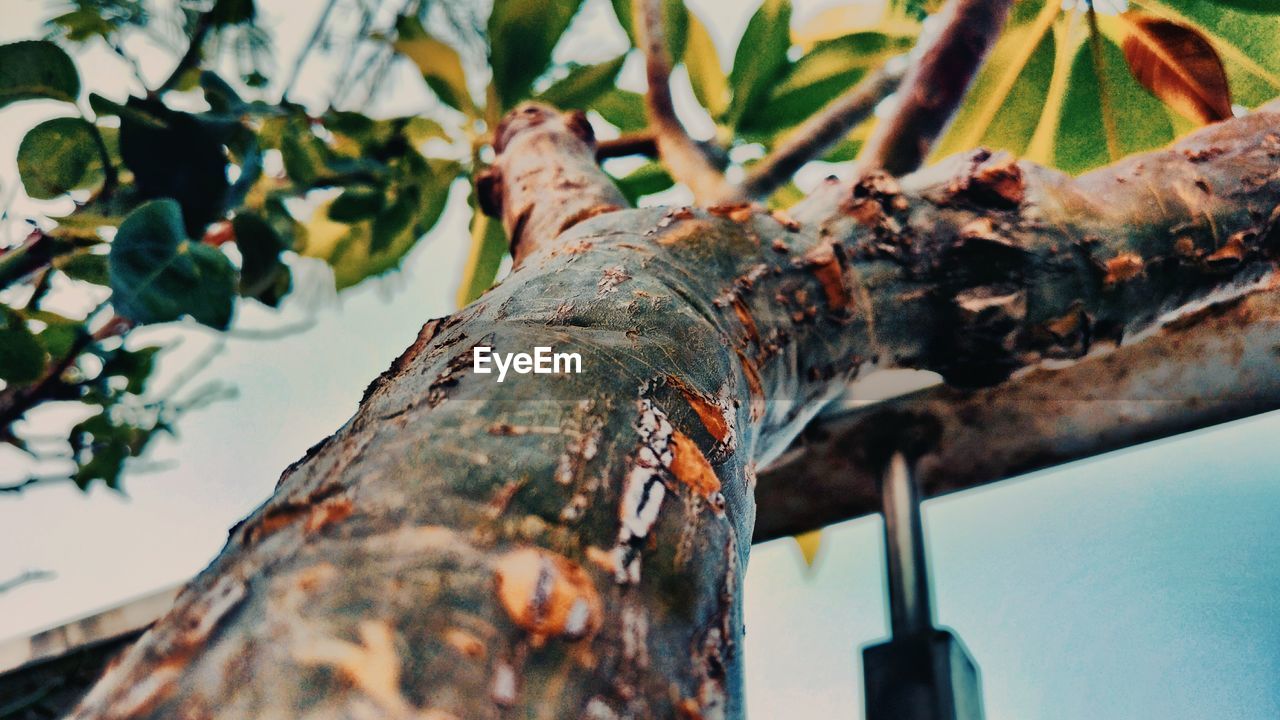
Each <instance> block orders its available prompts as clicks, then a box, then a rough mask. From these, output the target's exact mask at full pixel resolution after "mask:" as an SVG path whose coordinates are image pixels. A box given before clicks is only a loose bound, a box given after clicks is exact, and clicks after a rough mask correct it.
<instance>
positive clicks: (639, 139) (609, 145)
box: [596, 131, 658, 161]
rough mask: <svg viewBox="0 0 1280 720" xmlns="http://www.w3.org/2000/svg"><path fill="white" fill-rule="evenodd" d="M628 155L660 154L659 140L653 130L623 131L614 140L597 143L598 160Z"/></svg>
mask: <svg viewBox="0 0 1280 720" xmlns="http://www.w3.org/2000/svg"><path fill="white" fill-rule="evenodd" d="M628 155H644V156H646V157H657V156H658V140H657V138H656V137H654V134H653V133H652V132H648V131H642V132H633V133H623V134H622V135H620V136H618V137H616V138H613V139H612V140H601V141H600V142H599V143H597V144H596V160H597V161H600V160H608V159H609V158H617V157H627V156H628Z"/></svg>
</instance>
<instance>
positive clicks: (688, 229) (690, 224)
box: [657, 219, 711, 245]
mask: <svg viewBox="0 0 1280 720" xmlns="http://www.w3.org/2000/svg"><path fill="white" fill-rule="evenodd" d="M710 230H711V225H710V224H709V223H708V222H706V221H705V220H698V219H691V220H685V221H682V222H681V223H680V224H678V225H676V226H675V227H673V228H671V230H670V231H668V232H664V233H661V234H659V235H658V237H657V240H658V244H659V245H678V244H681V243H684V242H687V241H688V240H691V239H693V238H695V237H697V236H698V235H700V234H702V233H705V232H708V231H710Z"/></svg>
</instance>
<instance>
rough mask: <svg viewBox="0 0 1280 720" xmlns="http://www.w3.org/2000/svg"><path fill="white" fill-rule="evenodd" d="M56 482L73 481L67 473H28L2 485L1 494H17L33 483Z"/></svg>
mask: <svg viewBox="0 0 1280 720" xmlns="http://www.w3.org/2000/svg"><path fill="white" fill-rule="evenodd" d="M55 482H71V478H70V477H67V476H66V475H28V476H27V477H25V478H23V479H21V480H18V481H17V482H12V483H7V484H4V485H0V494H5V495H16V494H18V493H20V492H22V491H24V490H26V489H27V488H29V487H32V486H33V485H48V484H50V483H55Z"/></svg>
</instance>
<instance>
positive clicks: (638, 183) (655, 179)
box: [618, 161, 675, 205]
mask: <svg viewBox="0 0 1280 720" xmlns="http://www.w3.org/2000/svg"><path fill="white" fill-rule="evenodd" d="M674 184H675V181H674V180H672V179H671V176H670V175H669V174H667V170H666V168H664V167H663V166H662V164H661V163H658V162H653V161H650V162H647V163H645V164H643V165H641V166H640V167H638V168H636V169H635V170H632V171H631V172H630V173H629V174H627V175H626V176H625V177H621V178H618V189H619V190H621V191H622V194H623V195H625V196H626V198H627V200H629V201H631V204H632V205H635V204H636V203H637V202H638V201H639V200H640V198H642V197H644V196H645V195H652V194H654V193H659V192H662V191H663V190H666V189H667V188H669V187H671V186H672V185H674Z"/></svg>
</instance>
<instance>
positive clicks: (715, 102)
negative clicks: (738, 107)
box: [684, 12, 729, 121]
mask: <svg viewBox="0 0 1280 720" xmlns="http://www.w3.org/2000/svg"><path fill="white" fill-rule="evenodd" d="M684 64H685V68H686V69H687V70H688V71H689V83H690V84H691V85H693V94H694V95H695V96H696V97H697V98H698V102H699V103H701V104H702V107H704V108H706V109H707V112H708V113H710V114H711V117H712V118H713V119H715V120H716V121H720V120H722V119H724V116H725V113H727V112H728V111H729V78H728V77H727V76H725V73H724V67H722V66H721V65H720V54H719V52H717V51H716V44H715V42H714V41H713V40H712V39H711V35H710V33H708V32H707V28H706V27H705V26H703V24H702V22H701V21H699V20H698V17H697V16H696V15H694V14H693V13H692V12H690V13H689V41H688V44H687V46H686V47H685V53H684Z"/></svg>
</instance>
